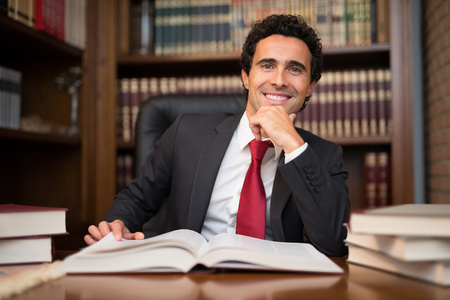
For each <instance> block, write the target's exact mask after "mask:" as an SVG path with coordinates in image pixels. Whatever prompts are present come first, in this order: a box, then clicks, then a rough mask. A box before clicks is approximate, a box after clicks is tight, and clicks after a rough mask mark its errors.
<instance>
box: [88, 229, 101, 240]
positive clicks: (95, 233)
mask: <svg viewBox="0 0 450 300" xmlns="http://www.w3.org/2000/svg"><path fill="white" fill-rule="evenodd" d="M88 232H89V233H90V235H91V237H92V239H94V240H97V241H99V240H101V239H102V238H103V235H102V234H101V232H100V229H99V228H98V227H97V226H95V225H91V226H89V228H88Z"/></svg>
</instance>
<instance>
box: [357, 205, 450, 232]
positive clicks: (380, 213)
mask: <svg viewBox="0 0 450 300" xmlns="http://www.w3.org/2000/svg"><path fill="white" fill-rule="evenodd" d="M349 227H350V230H351V231H352V232H356V233H373V234H385V235H404V236H420V237H425V236H428V237H431V236H434V237H450V204H402V205H392V206H386V207H381V208H373V209H366V210H358V211H352V212H351V214H350V220H349Z"/></svg>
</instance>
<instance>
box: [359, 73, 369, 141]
mask: <svg viewBox="0 0 450 300" xmlns="http://www.w3.org/2000/svg"><path fill="white" fill-rule="evenodd" d="M359 88H360V90H359V97H360V100H361V135H362V136H368V135H369V88H368V83H367V70H360V71H359Z"/></svg>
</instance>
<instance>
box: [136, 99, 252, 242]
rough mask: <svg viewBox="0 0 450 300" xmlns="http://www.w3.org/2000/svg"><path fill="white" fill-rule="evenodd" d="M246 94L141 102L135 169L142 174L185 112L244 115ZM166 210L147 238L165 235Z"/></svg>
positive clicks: (148, 228) (148, 227)
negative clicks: (176, 121) (176, 120)
mask: <svg viewBox="0 0 450 300" xmlns="http://www.w3.org/2000/svg"><path fill="white" fill-rule="evenodd" d="M245 106H246V100H245V97H244V95H243V94H240V95H236V94H229V95H227V94H225V95H164V96H156V97H152V98H149V99H148V100H146V101H145V102H143V103H142V105H141V107H140V109H139V114H138V117H137V120H136V127H135V130H136V131H135V152H134V153H135V154H134V170H135V174H137V172H139V170H140V168H141V167H142V165H143V164H144V162H145V160H146V158H147V156H148V155H150V154H151V153H152V151H153V147H154V145H155V143H156V141H158V139H159V138H160V137H161V135H162V134H163V133H164V131H166V130H167V128H169V126H170V125H171V124H172V123H173V122H174V121H175V119H176V118H177V117H178V116H179V115H180V114H183V113H200V114H209V113H219V112H226V113H233V114H234V113H241V112H243V111H244V110H245ZM166 210H167V209H166V207H165V206H163V208H162V209H161V210H160V211H159V213H158V214H157V215H156V216H154V217H153V218H152V219H151V220H150V221H149V222H148V223H147V224H145V225H144V228H143V231H144V233H145V235H146V237H148V236H153V235H156V234H159V233H161V232H163V230H164V227H165V220H166V213H167V212H166Z"/></svg>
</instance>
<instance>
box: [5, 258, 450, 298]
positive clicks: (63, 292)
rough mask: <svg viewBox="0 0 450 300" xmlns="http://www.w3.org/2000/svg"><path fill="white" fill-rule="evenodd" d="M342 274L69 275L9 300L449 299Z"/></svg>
mask: <svg viewBox="0 0 450 300" xmlns="http://www.w3.org/2000/svg"><path fill="white" fill-rule="evenodd" d="M332 259H333V260H334V261H335V262H336V263H337V264H339V265H340V266H341V267H342V268H344V270H345V271H346V274H345V275H324V274H293V273H261V272H230V271H227V272H223V273H213V274H187V275H182V274H158V275H155V274H133V275H68V276H65V277H63V278H61V279H58V280H55V281H53V282H50V283H47V284H45V285H42V286H39V287H37V288H35V289H33V290H30V291H28V292H25V293H24V294H21V295H19V296H16V297H13V298H11V300H25V299H27V300H28V299H47V300H53V299H58V300H62V299H66V300H72V299H73V300H75V299H83V300H91V299H92V300H94V299H95V300H100V299H105V300H106V299H108V300H114V299H121V300H122V299H180V300H183V299H300V298H302V299H335V300H339V299H380V300H381V299H382V300H385V299H450V288H444V287H440V286H436V285H433V284H428V283H425V282H421V281H417V280H413V279H408V278H404V277H400V276H397V275H394V274H389V273H385V272H381V271H377V270H373V269H369V268H366V267H362V266H358V265H354V264H347V263H346V260H345V258H332Z"/></svg>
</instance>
